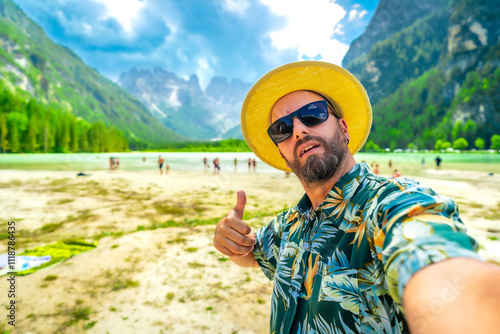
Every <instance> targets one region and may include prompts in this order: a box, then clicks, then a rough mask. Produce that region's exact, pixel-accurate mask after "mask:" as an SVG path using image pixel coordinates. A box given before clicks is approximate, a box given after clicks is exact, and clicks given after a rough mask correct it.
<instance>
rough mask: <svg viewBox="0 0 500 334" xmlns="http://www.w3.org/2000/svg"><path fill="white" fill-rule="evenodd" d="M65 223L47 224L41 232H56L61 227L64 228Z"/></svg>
mask: <svg viewBox="0 0 500 334" xmlns="http://www.w3.org/2000/svg"><path fill="white" fill-rule="evenodd" d="M62 224H63V223H50V224H45V225H43V226H42V227H41V228H40V230H41V231H42V232H46V233H50V232H54V231H55V230H57V229H58V228H59V227H61V226H62Z"/></svg>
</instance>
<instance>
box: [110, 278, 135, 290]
mask: <svg viewBox="0 0 500 334" xmlns="http://www.w3.org/2000/svg"><path fill="white" fill-rule="evenodd" d="M138 286H139V282H138V281H132V280H119V279H117V280H114V281H113V283H112V284H111V290H112V291H118V290H123V289H127V288H136V287H138Z"/></svg>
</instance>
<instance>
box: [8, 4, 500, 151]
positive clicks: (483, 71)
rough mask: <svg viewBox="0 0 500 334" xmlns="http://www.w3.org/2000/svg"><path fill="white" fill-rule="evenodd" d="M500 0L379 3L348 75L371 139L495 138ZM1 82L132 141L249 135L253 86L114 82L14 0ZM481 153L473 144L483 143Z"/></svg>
mask: <svg viewBox="0 0 500 334" xmlns="http://www.w3.org/2000/svg"><path fill="white" fill-rule="evenodd" d="M499 5H500V0H493V1H488V2H487V1H485V0H475V1H473V0H420V1H418V2H415V1H400V0H381V1H380V2H379V4H378V7H377V9H376V11H375V14H374V16H373V18H372V20H371V22H370V23H369V25H368V26H367V28H366V30H365V32H364V33H363V34H362V35H361V36H360V37H359V38H357V39H356V40H355V41H354V42H353V43H352V45H351V47H350V49H349V51H348V52H347V54H346V56H345V58H344V60H343V67H345V68H346V69H348V70H349V71H351V72H352V73H353V74H354V75H355V76H356V77H357V78H358V79H359V80H360V81H361V83H362V84H363V85H364V87H365V88H366V90H367V92H368V95H369V97H370V99H371V102H372V105H373V115H374V117H373V126H372V131H371V134H370V137H369V141H370V142H371V143H372V144H377V145H379V146H381V147H390V148H397V147H403V148H405V147H418V148H434V147H435V145H436V142H438V141H441V142H448V141H449V142H453V141H455V140H457V139H459V138H462V137H463V138H465V139H466V140H467V142H468V146H469V148H472V147H473V146H474V143H475V142H476V141H477V140H479V139H481V140H482V141H483V142H484V143H485V146H486V147H488V145H489V142H490V138H491V136H492V135H494V134H499V133H500V98H499V96H500V88H499V82H500V69H499V63H500V38H499V36H500V22H499V20H500V6H499ZM0 45H1V48H0V84H1V85H2V86H4V87H17V89H18V90H21V91H22V92H24V93H25V94H26V95H27V97H34V98H36V99H37V100H38V101H39V102H40V103H43V104H47V105H50V104H58V105H59V106H60V107H63V108H65V109H67V111H68V112H71V113H74V114H75V115H77V116H78V117H81V118H83V119H85V120H86V121H88V122H104V123H106V124H108V125H114V126H116V127H118V128H119V129H121V130H122V131H123V132H124V134H125V136H126V137H127V138H128V139H129V142H134V141H138V142H143V143H153V144H154V143H166V142H172V141H185V140H188V139H191V140H199V139H214V138H242V135H241V129H240V126H239V120H240V116H239V110H240V108H241V104H242V102H243V99H244V97H245V94H246V93H247V92H248V90H249V89H250V87H251V84H248V83H245V82H242V81H241V80H239V79H232V80H228V79H226V78H223V77H214V78H212V80H211V82H210V83H209V85H208V86H207V88H206V89H205V90H203V89H201V87H200V84H199V80H198V78H197V76H196V75H192V76H191V77H190V78H182V77H179V76H177V75H176V74H175V73H173V72H170V71H167V70H165V69H162V68H153V69H151V68H140V69H138V68H132V69H130V70H128V71H125V72H123V73H122V74H121V75H120V77H119V79H118V82H117V83H114V82H111V81H110V80H108V79H106V78H104V77H102V76H101V75H100V74H99V73H98V71H96V70H95V69H93V68H90V67H88V66H87V65H85V63H84V62H83V61H82V60H81V59H80V58H79V57H78V56H77V55H76V54H75V53H74V52H72V51H71V50H69V49H68V48H66V47H64V46H61V45H58V44H55V43H53V42H52V41H51V40H50V39H49V38H48V37H47V36H46V35H45V33H44V32H43V30H42V29H41V28H40V27H39V26H38V25H37V24H36V23H34V22H33V21H31V20H30V19H29V18H28V17H27V16H26V15H25V14H24V13H23V12H22V11H21V10H20V9H19V7H17V6H16V5H15V4H14V3H13V2H12V1H11V0H0ZM476 146H477V145H476Z"/></svg>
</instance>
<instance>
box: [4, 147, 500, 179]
mask: <svg viewBox="0 0 500 334" xmlns="http://www.w3.org/2000/svg"><path fill="white" fill-rule="evenodd" d="M159 155H162V156H163V157H164V159H165V162H166V163H168V164H169V165H170V170H172V171H174V170H177V171H203V170H204V167H203V158H204V157H207V160H208V163H209V165H210V167H209V169H210V170H211V169H212V168H213V164H212V161H213V159H215V157H219V159H220V164H221V169H222V171H223V172H232V173H234V172H236V173H248V165H247V160H248V158H252V159H256V160H257V172H264V173H283V172H281V171H279V170H276V169H274V168H272V167H269V166H267V165H266V164H265V163H263V162H262V161H260V160H259V159H258V158H256V156H255V155H254V154H253V153H203V152H193V153H191V152H171V153H164V152H131V153H123V152H120V153H67V154H55V153H54V154H40V153H39V154H1V155H0V170H1V169H18V170H61V171H95V170H106V169H109V158H110V157H112V156H113V157H119V158H120V169H122V170H127V171H141V170H155V169H157V168H158V165H157V160H158V156H159ZM438 155H439V156H440V157H441V159H442V160H443V162H442V164H441V165H442V169H453V170H471V171H481V172H488V173H489V172H492V173H500V154H495V153H445V154H442V153H440V154H436V153H358V154H356V155H355V159H356V161H358V162H359V161H365V162H366V163H367V164H368V165H370V166H371V167H372V166H373V167H374V166H375V164H379V168H380V172H381V174H390V173H392V171H393V170H394V169H398V170H399V171H400V172H401V173H402V174H403V175H414V176H419V175H422V170H423V168H422V167H423V166H422V159H423V160H424V163H425V164H424V167H425V168H435V162H434V159H435V158H436V157H437V156H438ZM143 158H144V159H145V161H143ZM235 158H236V159H237V165H236V166H235V165H234V159H235ZM389 160H391V161H392V166H391V167H389V166H388V162H389Z"/></svg>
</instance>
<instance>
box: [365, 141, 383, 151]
mask: <svg viewBox="0 0 500 334" xmlns="http://www.w3.org/2000/svg"><path fill="white" fill-rule="evenodd" d="M365 151H366V152H379V151H380V146H378V145H377V144H375V143H374V142H373V140H369V141H368V142H367V143H366V145H365Z"/></svg>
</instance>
